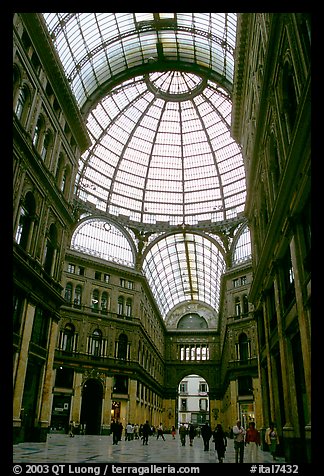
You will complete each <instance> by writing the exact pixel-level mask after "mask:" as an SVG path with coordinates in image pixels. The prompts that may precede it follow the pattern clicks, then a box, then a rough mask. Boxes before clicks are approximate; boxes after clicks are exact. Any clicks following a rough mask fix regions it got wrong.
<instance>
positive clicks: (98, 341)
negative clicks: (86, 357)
mask: <svg viewBox="0 0 324 476" xmlns="http://www.w3.org/2000/svg"><path fill="white" fill-rule="evenodd" d="M101 346H102V332H101V330H100V329H96V330H95V331H93V333H92V336H91V347H90V353H91V354H92V355H94V356H95V357H99V356H100V355H101Z"/></svg>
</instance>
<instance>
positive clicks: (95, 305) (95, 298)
mask: <svg viewBox="0 0 324 476" xmlns="http://www.w3.org/2000/svg"><path fill="white" fill-rule="evenodd" d="M91 309H92V312H99V291H98V289H94V290H93V291H92V297H91Z"/></svg>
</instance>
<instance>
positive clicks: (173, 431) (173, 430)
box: [171, 425, 176, 440]
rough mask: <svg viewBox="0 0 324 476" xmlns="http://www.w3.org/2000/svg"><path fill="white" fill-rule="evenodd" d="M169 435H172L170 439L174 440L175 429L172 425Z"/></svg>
mask: <svg viewBox="0 0 324 476" xmlns="http://www.w3.org/2000/svg"><path fill="white" fill-rule="evenodd" d="M171 435H172V439H173V440H175V436H176V429H175V426H174V425H172V428H171Z"/></svg>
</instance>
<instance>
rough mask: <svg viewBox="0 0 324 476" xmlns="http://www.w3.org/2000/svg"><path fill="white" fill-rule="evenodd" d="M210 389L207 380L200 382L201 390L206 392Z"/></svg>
mask: <svg viewBox="0 0 324 476" xmlns="http://www.w3.org/2000/svg"><path fill="white" fill-rule="evenodd" d="M207 391H208V387H207V383H206V382H199V392H200V393H205V392H207Z"/></svg>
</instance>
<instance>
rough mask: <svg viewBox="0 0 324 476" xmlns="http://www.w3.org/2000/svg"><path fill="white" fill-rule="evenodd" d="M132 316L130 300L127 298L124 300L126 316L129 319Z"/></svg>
mask: <svg viewBox="0 0 324 476" xmlns="http://www.w3.org/2000/svg"><path fill="white" fill-rule="evenodd" d="M131 315H132V300H131V299H130V298H129V299H127V300H126V316H127V317H131Z"/></svg>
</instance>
